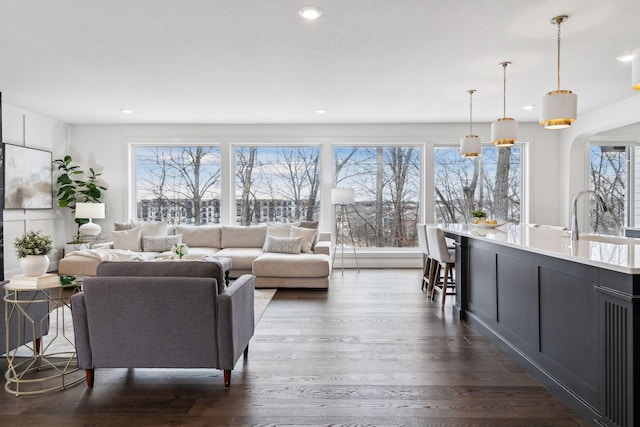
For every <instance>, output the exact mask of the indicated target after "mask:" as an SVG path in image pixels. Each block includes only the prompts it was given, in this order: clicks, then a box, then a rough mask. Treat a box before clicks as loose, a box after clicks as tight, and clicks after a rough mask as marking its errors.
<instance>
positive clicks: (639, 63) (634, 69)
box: [631, 48, 640, 90]
mask: <svg viewBox="0 0 640 427" xmlns="http://www.w3.org/2000/svg"><path fill="white" fill-rule="evenodd" d="M632 61H633V62H631V85H632V86H633V88H634V89H635V90H640V48H638V49H636V50H634V51H633V59H632Z"/></svg>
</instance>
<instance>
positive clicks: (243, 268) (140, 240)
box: [58, 221, 331, 289]
mask: <svg viewBox="0 0 640 427" xmlns="http://www.w3.org/2000/svg"><path fill="white" fill-rule="evenodd" d="M314 225H315V224H308V223H297V224H296V223H294V224H282V223H274V224H261V225H256V226H235V225H211V226H210V225H205V226H188V225H177V226H167V225H166V224H164V223H163V222H147V223H137V222H133V221H130V222H128V223H116V224H115V229H114V231H113V232H112V236H111V237H112V240H113V241H112V242H109V243H107V244H101V245H94V246H93V247H92V249H82V250H78V251H74V252H71V253H70V254H68V255H66V256H65V257H64V258H62V259H61V260H60V263H59V266H58V272H59V274H61V275H73V276H95V275H96V269H97V266H98V264H99V263H100V262H101V261H104V260H109V261H131V260H139V261H153V260H155V261H158V262H160V261H165V260H174V259H175V255H174V254H173V253H172V252H171V251H170V249H171V247H172V246H173V244H175V243H185V244H186V245H187V246H188V247H189V252H188V253H187V255H186V256H185V259H190V260H196V259H204V258H206V257H210V256H219V257H227V258H230V259H231V262H232V267H231V271H230V274H229V275H230V277H231V278H237V277H240V276H241V275H242V274H253V275H254V276H255V285H256V287H257V288H325V289H326V288H328V287H329V279H330V275H331V256H330V249H331V235H330V233H320V232H318V230H317V229H315V228H312V227H313V226H314Z"/></svg>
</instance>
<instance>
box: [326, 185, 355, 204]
mask: <svg viewBox="0 0 640 427" xmlns="http://www.w3.org/2000/svg"><path fill="white" fill-rule="evenodd" d="M354 200H355V197H354V192H353V188H333V189H331V203H333V204H334V205H347V204H349V203H353V201H354Z"/></svg>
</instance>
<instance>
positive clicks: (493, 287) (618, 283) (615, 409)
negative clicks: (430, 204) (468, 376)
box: [443, 224, 640, 426]
mask: <svg viewBox="0 0 640 427" xmlns="http://www.w3.org/2000/svg"><path fill="white" fill-rule="evenodd" d="M443 228H444V229H445V231H446V234H447V236H448V237H451V238H453V239H454V240H455V241H456V248H457V249H456V261H457V262H456V275H457V294H456V303H455V306H454V311H455V312H456V314H458V315H459V316H460V317H461V318H463V319H466V320H468V321H469V322H471V323H473V324H474V325H475V326H477V327H478V328H479V329H480V330H481V331H482V332H483V333H484V334H485V335H487V336H488V337H489V338H491V339H492V340H493V341H494V342H495V343H496V344H498V345H499V346H500V347H501V348H502V349H503V350H505V351H506V352H507V353H508V354H510V355H511V356H513V357H514V358H515V359H516V360H517V361H518V362H520V364H521V365H522V366H523V367H524V368H525V369H526V370H527V371H528V372H530V373H531V374H532V375H534V377H536V378H537V379H538V380H539V381H540V382H541V383H543V384H544V385H545V386H546V387H547V388H548V389H549V390H551V391H552V392H553V393H554V394H556V395H557V396H558V397H559V398H560V399H561V400H562V401H563V402H565V403H566V404H567V405H568V406H569V407H571V408H572V409H573V410H575V411H576V413H578V414H579V415H580V416H582V417H583V418H584V419H585V420H587V421H588V422H589V423H590V424H592V425H594V426H598V425H604V426H640V241H634V240H626V239H609V240H608V239H606V238H604V236H602V237H603V238H601V239H598V238H597V237H598V236H593V235H591V236H590V235H586V236H584V238H583V239H580V240H578V241H575V242H572V241H571V240H570V237H569V236H568V235H567V234H566V233H564V232H559V231H555V230H552V231H550V230H539V229H533V228H530V227H526V226H517V225H509V226H503V227H500V229H495V230H482V229H476V228H473V227H472V226H469V225H463V224H447V225H445V226H444V227H443ZM636 252H637V253H636ZM636 255H637V256H636ZM636 258H638V262H636V261H635V259H636Z"/></svg>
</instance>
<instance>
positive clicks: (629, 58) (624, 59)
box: [616, 55, 633, 62]
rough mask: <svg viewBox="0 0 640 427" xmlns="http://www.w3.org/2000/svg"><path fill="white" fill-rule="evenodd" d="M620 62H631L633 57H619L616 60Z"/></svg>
mask: <svg viewBox="0 0 640 427" xmlns="http://www.w3.org/2000/svg"><path fill="white" fill-rule="evenodd" d="M616 59H617V60H618V61H620V62H631V61H633V55H621V56H618V57H617V58H616Z"/></svg>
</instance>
